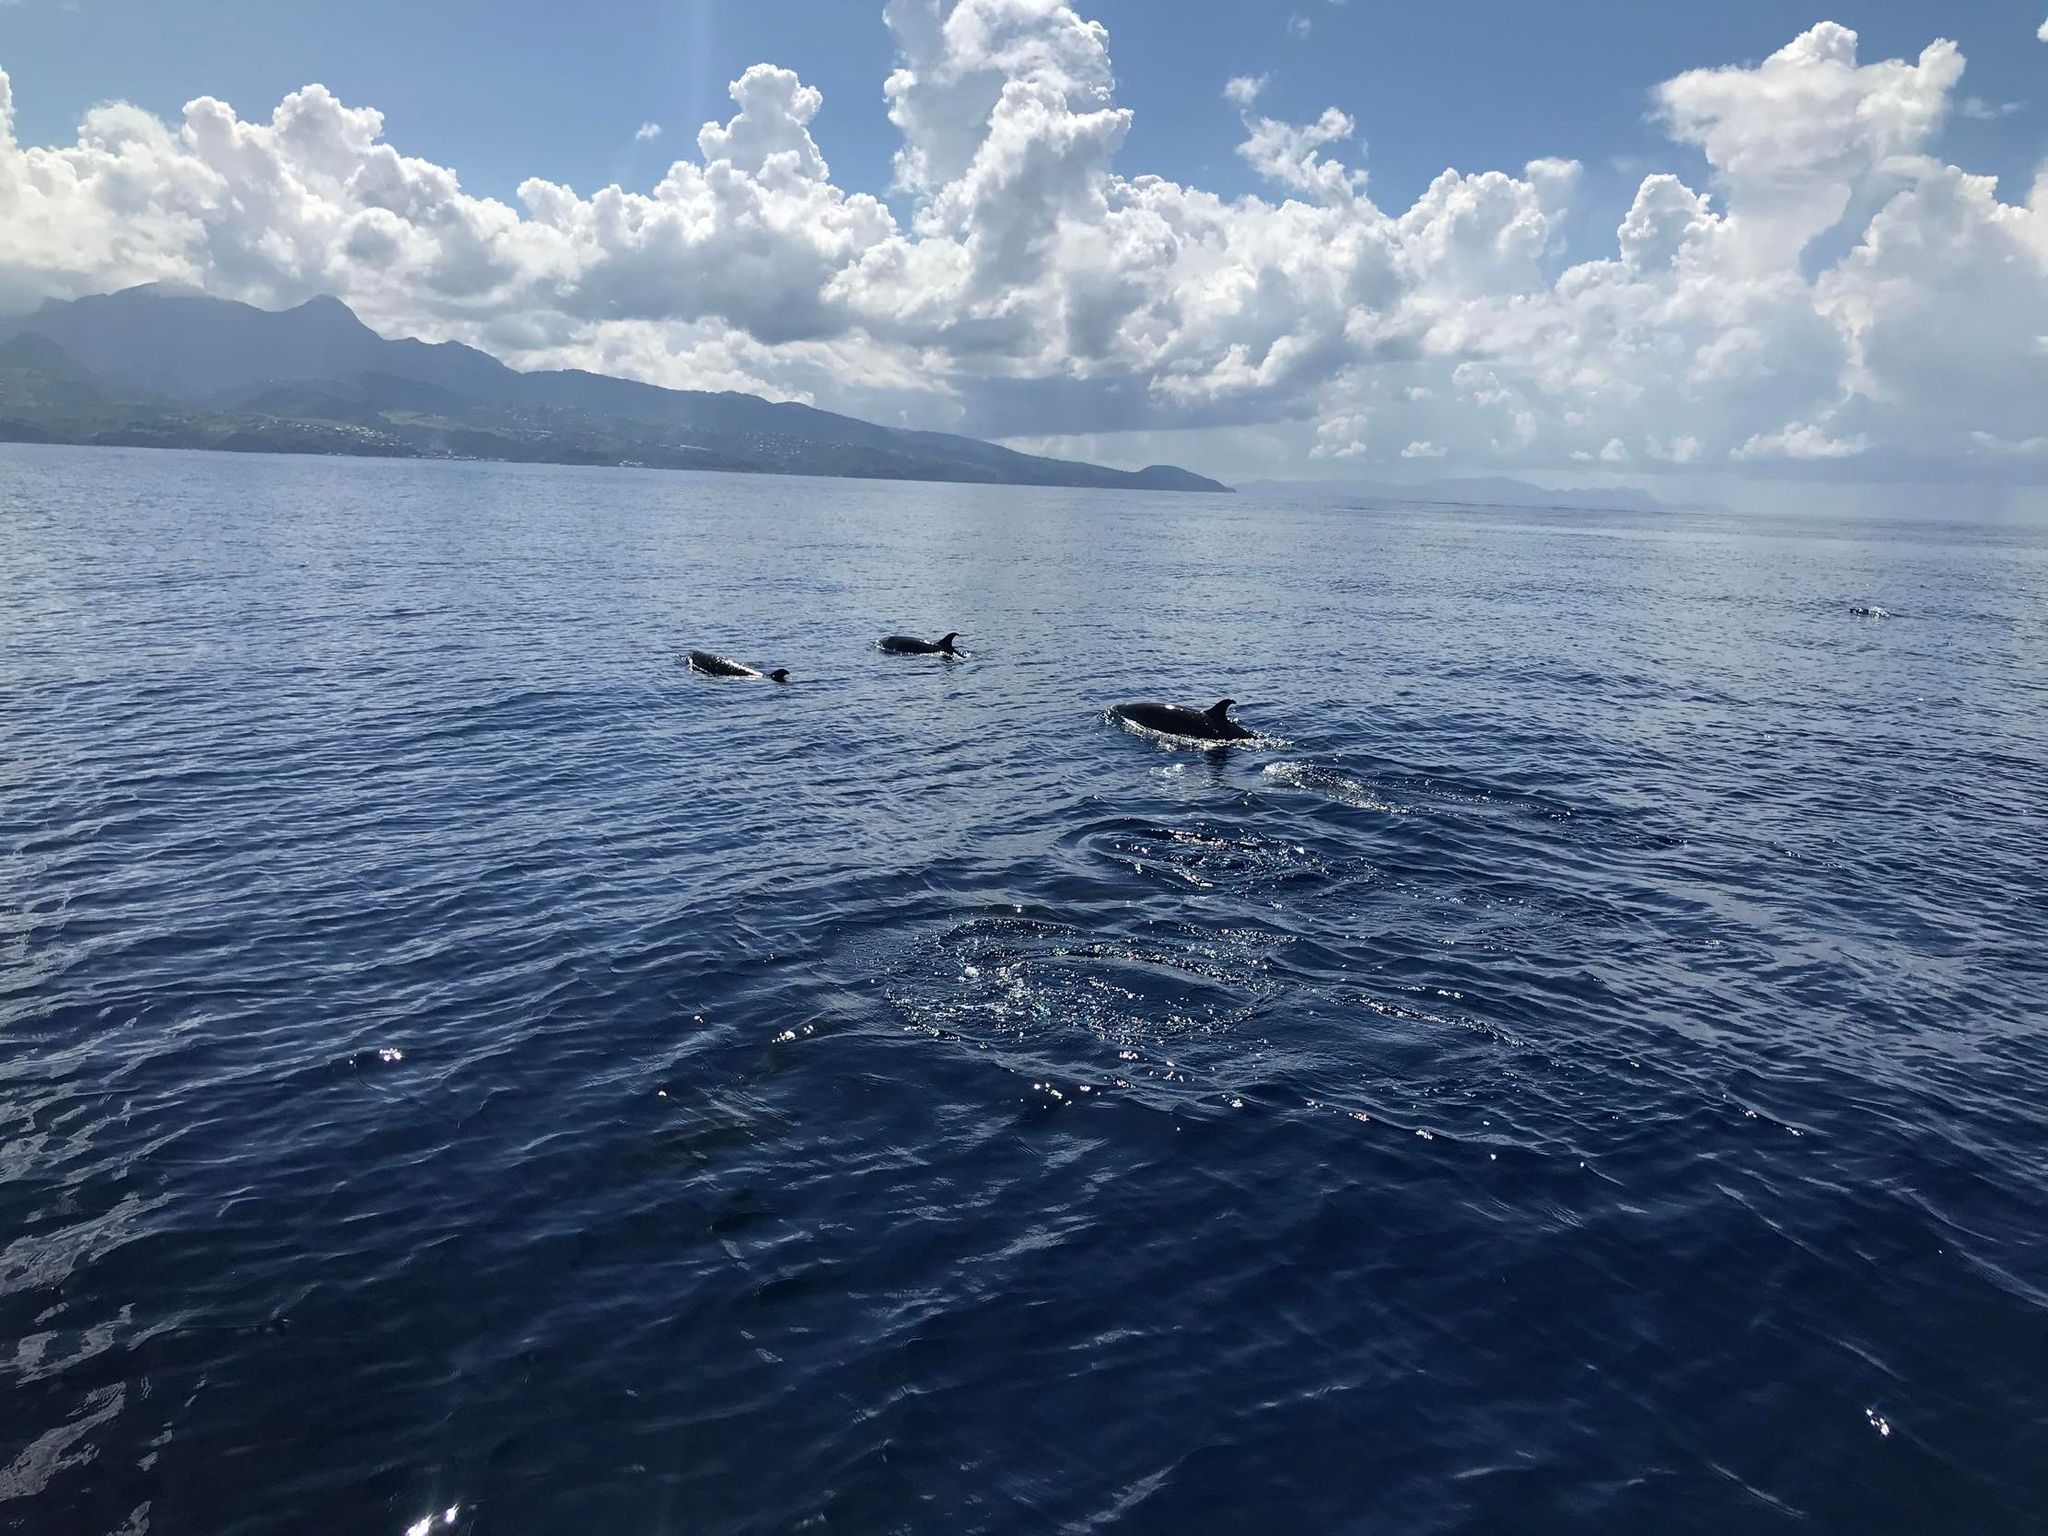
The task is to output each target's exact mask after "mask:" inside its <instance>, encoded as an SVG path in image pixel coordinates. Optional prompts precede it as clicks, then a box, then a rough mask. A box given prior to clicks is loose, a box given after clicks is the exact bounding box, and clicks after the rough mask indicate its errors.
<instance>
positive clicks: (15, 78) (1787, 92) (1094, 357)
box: [0, 0, 2048, 488]
mask: <svg viewBox="0 0 2048 1536" xmlns="http://www.w3.org/2000/svg"><path fill="white" fill-rule="evenodd" d="M1814 3H1815V5H1816V6H1817V7H1818V8H1815V9H1812V10H1810V11H1802V10H1800V9H1798V8H1797V6H1795V5H1787V4H1786V3H1785V0H1721V3H1718V4H1716V5H1714V6H1710V7H1644V6H1641V5H1640V4H1637V3H1628V4H1623V3H1620V0H1584V3H1578V4H1574V5H1570V6H1549V7H1545V6H1530V5H1527V4H1526V3H1523V4H1512V5H1511V4H1500V3H1490V0H1489V3H1464V4H1461V3H1456V0H1452V3H1444V4H1437V5H1426V6H1412V5H1411V6H1394V5H1390V4H1387V3H1385V0H1275V3H1255V0H1171V3H1169V0H1081V3H1077V4H1066V3H1060V0H887V3H886V4H882V3H879V0H877V3H863V0H750V3H740V0H669V3H658V0H620V3H611V4H607V5H604V6H585V7H575V8H570V7H562V6H559V5H544V4H535V3H523V0H522V3H507V0H498V3H493V4H483V3H478V0H436V3H435V4H432V5H420V4H418V3H417V0H409V3H405V4H398V3H389V0H363V3H357V4H353V5H350V6H346V7H339V6H327V7H279V6H277V5H275V4H274V3H269V0H234V3H222V0H191V3H185V4H181V5H179V6H177V7H175V8H174V7H168V6H164V5H162V4H161V3H158V0H0V308H4V309H9V310H22V309H27V308H31V307H33V305H34V304H35V303H37V302H39V301H41V300H42V299H45V298H51V297H56V298H63V297H70V296H75V295H78V294H82V293H89V292H100V291H106V290H108V289H112V288H117V287H122V286H126V285H128V284H131V283H135V282H145V281H157V280H168V281H174V282H179V283H184V284H190V285H194V286H197V287H199V288H202V289H204V290H206V291H209V292H213V293H217V294H220V295H223V296H226V297H233V298H239V299H244V300H247V301H249V302H252V303H257V304H262V305H265V306H267V307H282V306H285V305H289V304H292V303H296V302H300V301H302V300H303V299H305V298H307V297H310V296H311V295H313V294H316V293H334V294H337V295H339V296H340V297H341V298H343V299H344V300H346V301H347V302H349V303H350V304H351V305H352V306H354V307H355V308H356V310H357V312H358V313H359V314H361V315H362V316H363V318H364V319H365V320H366V321H368V322H369V323H370V324H372V325H374V326H376V327H377V328H378V329H379V330H381V331H383V332H385V333H386V334H389V335H399V334H410V335H420V336H425V337H428V338H429V339H436V340H439V339H457V340H462V341H466V342H469V343H470V344H472V345H476V346H481V347H483V348H485V349H487V350H489V351H491V352H493V353H496V354H497V355H499V356H501V357H503V358H505V359H506V360H507V361H508V362H511V363H513V364H514V365H516V366H520V367H543V366H579V367H590V368H597V369H601V370H603V371H606V372H613V373H621V374H628V375H631V376H635V377H641V378H647V379H651V380H654V381H655V382H659V383H665V384H672V385H676V386H681V387H696V388H735V389H746V390H750V391H753V392H756V393H761V394H766V395H770V396H774V397H778V398H794V399H803V400H808V401H811V402H814V403H816V404H820V405H824V406H828V407H830V408H833V409H839V410H846V411H850V412H852V413H854V414H858V415H863V416H866V417H869V418H871V419H875V420H881V421H889V422H896V423H902V424H909V425H917V426H933V427H945V428H950V429H954V430H961V431H968V432H972V433H975V434H977V435H981V436H992V437H1000V438H1003V439H1004V440H1006V441H1011V442H1014V443H1017V444H1019V445H1020V446H1026V447H1031V448H1041V449H1044V450H1046V451H1052V452H1061V453H1069V454H1074V455H1077V456H1085V457H1090V458H1095V459H1099V460H1102V461H1104V462H1110V463H1118V464H1127V465H1137V464H1142V463H1147V462H1153V461H1169V462H1175V463H1181V464H1185V465H1187V466H1189V467H1191V468H1195V469H1199V470H1203V471H1206V472H1209V473H1215V474H1219V475H1222V476H1224V477H1225V478H1240V479H1241V478H1247V477H1253V476H1265V475H1271V476H1281V477H1298V476H1315V477H1337V478H1345V479H1413V478H1415V477H1417V476H1418V475H1421V474H1425V473H1427V474H1442V473H1497V472H1505V473H1521V474H1531V475H1533V476H1535V477H1537V478H1546V477H1547V478H1549V479H1551V480H1553V481H1556V480H1558V479H1559V478H1560V477H1561V478H1563V479H1571V478H1579V479H1583V480H1586V481H1587V482H1589V483H1592V482H1598V481H1608V482H1611V481H1613V480H1615V479H1617V478H1619V479H1626V480H1629V481H1632V482H1633V483H1639V484H1669V485H1672V486H1678V487H1681V488H1682V487H1683V486H1685V485H1688V484H1694V483H1704V482H1707V481H1714V480H1719V479H1726V478H1730V477H1732V478H1735V479H1743V478H1757V479H1775V480H1791V481H1794V482H1802V481H1812V482H1817V483H1819V482H1832V483H1841V484H1856V483H1878V482H1885V481H1898V480H1911V481H1915V482H1939V483H1953V484H1961V483H1980V484H2008V483H2017V484H2038V483H2041V482H2042V481H2044V480H2048V421H2044V420H2042V419H2041V418H2042V415H2043V413H2042V412H2041V410H2040V402H2041V401H2043V400H2048V179H2042V178H2041V169H2042V166H2043V163H2044V159H2048V99H2037V97H2038V96H2039V94H2040V93H2038V92H2037V90H2036V82H2038V81H2040V80H2042V79H2043V77H2044V76H2043V70H2044V66H2048V36H2044V34H2048V0H2028V3H2026V4H2018V3H2012V4H2008V3H2002V0H1981V3H1975V4H1963V5H1957V4H1954V3H1947V4H1935V3H1926V0H1866V3H1846V4H1832V5H1826V6H1824V7H1820V6H1819V0H1814Z"/></svg>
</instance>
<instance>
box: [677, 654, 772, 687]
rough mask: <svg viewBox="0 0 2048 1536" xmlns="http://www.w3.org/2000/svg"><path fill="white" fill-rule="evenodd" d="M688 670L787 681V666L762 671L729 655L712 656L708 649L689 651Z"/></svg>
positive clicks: (726, 675) (723, 675) (710, 675)
mask: <svg viewBox="0 0 2048 1536" xmlns="http://www.w3.org/2000/svg"><path fill="white" fill-rule="evenodd" d="M690 670H691V671H692V672H702V673H703V674H704V675H705V676H707V677H751V678H757V679H758V678H761V677H763V676H765V677H766V678H767V679H768V681H769V682H771V683H786V682H788V681H789V668H787V667H777V668H776V669H775V670H774V671H773V672H768V673H762V672H758V671H756V670H755V669H754V668H752V667H750V666H748V665H747V664H746V663H745V662H743V661H734V660H733V659H732V658H731V657H730V656H714V655H712V654H711V652H709V651H692V652H690Z"/></svg>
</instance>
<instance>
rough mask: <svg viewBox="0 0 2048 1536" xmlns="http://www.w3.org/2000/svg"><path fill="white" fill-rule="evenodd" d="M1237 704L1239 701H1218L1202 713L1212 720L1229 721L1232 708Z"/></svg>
mask: <svg viewBox="0 0 2048 1536" xmlns="http://www.w3.org/2000/svg"><path fill="white" fill-rule="evenodd" d="M1236 702H1237V700H1235V699H1218V700H1217V701H1216V702H1215V703H1214V704H1211V705H1210V706H1209V707H1208V708H1207V709H1205V710H1203V711H1202V713H1203V714H1205V715H1207V716H1208V717H1209V718H1210V719H1211V720H1224V719H1228V718H1229V715H1230V706H1231V705H1233V704H1235V703H1236Z"/></svg>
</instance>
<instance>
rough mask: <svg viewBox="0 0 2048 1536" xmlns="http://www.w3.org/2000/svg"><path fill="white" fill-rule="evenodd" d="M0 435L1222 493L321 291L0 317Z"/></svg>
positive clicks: (151, 291) (148, 295) (173, 294)
mask: <svg viewBox="0 0 2048 1536" xmlns="http://www.w3.org/2000/svg"><path fill="white" fill-rule="evenodd" d="M0 442H43V443H75V444H83V445H88V446H102V447H152V448H208V449H220V450H227V451H237V452H259V453H326V454H348V455H353V456H359V457H383V458H459V459H497V460H507V461H513V462H526V463H553V464H615V465H634V466H642V467H648V468H661V469H717V470H733V471H741V472H754V473H775V474H794V475H841V476H850V477H856V478H862V479H882V480H951V481H967V482H974V483H982V484H1003V485H1057V486H1082V487H1094V488H1101V489H1127V490H1153V491H1222V492H1227V491H1228V490H1229V489H1230V487H1229V486H1226V485H1223V484H1220V483H1219V482H1217V481H1215V480H1210V479H1207V478H1205V477H1203V476H1201V475H1197V474H1192V473H1190V472H1189V471H1187V470H1184V469H1177V468H1175V467H1174V466H1172V465H1170V464H1154V465H1151V466H1150V467H1148V468H1145V469H1140V470H1121V469H1108V468H1105V467H1103V466H1101V465H1096V464H1082V463H1077V462H1074V461H1071V460H1067V459H1052V458H1044V457H1041V456H1039V455H1036V454H1029V453H1019V452H1017V451H1016V450H1015V449H1011V448H1004V447H1002V446H1000V445H999V444H996V443H987V442H982V441H980V440H979V439H976V438H971V437H960V436H956V435H954V434H952V433H948V432H916V431H908V430H905V429H903V428H898V427H884V426H878V425H876V424H875V423H873V422H867V421H860V420H857V419H856V418H854V417H851V416H840V415H835V414H834V413H832V412H830V411H821V410H817V409H814V408H813V407H811V406H808V405H799V404H795V403H793V402H787V401H785V402H779V403H778V402H773V401H768V400H763V399H761V398H759V397H758V396H755V395H744V394H736V393H732V392H729V391H728V392H720V393H716V394H713V393H706V392H703V391H699V390H685V389H663V388H661V387H659V386H658V385H653V384H643V383H639V382H637V381H635V380H632V379H620V378H612V377H609V376H607V375H604V374H597V373H585V372H583V371H581V370H577V369H562V370H548V371H542V372H534V373H522V372H520V371H519V370H517V369H514V368H510V367H507V366H506V365H505V364H504V363H501V362H499V361H498V360H497V359H496V358H494V357H492V356H490V355H489V354H488V353H484V352H479V351H477V350H476V349H475V348H474V347H466V346H463V345H462V344H460V343H459V342H442V343H439V344H429V343H427V342H423V341H417V340H413V339H410V338H407V339H402V340H391V339H387V338H386V337H383V336H380V335H378V334H377V333H376V332H375V331H373V330H371V329H370V328H369V327H368V326H366V325H364V324H363V322H362V321H361V320H359V319H357V318H356V316H355V313H354V311H352V310H351V309H350V308H349V307H348V306H347V305H346V304H344V303H342V302H341V301H340V300H339V299H334V298H317V299H311V300H308V301H307V302H306V303H304V304H301V305H299V306H298V307H297V308H295V309H287V310H264V309H257V308H255V307H254V306H252V305H248V304H240V303H236V302H234V301H232V300H228V299H216V298H209V297H207V296H205V295H202V294H198V293H193V292H189V291H186V290H181V289H175V288H167V287H162V286H158V285H147V286H144V287H140V288H129V289H125V290H123V291H122V292H119V293H109V294H99V295H95V296H93V297H90V298H82V299H72V300H67V301H51V302H49V303H46V304H44V305H43V307H42V308H41V309H39V310H37V311H36V312H35V313H34V314H32V315H28V316H24V317H21V318H18V319H0Z"/></svg>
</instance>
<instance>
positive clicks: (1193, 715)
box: [1110, 699, 1256, 741]
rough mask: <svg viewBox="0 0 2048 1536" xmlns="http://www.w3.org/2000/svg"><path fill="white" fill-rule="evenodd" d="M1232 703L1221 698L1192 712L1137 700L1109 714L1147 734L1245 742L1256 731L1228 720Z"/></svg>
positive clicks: (1171, 705) (1155, 701)
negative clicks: (1220, 700) (1155, 733)
mask: <svg viewBox="0 0 2048 1536" xmlns="http://www.w3.org/2000/svg"><path fill="white" fill-rule="evenodd" d="M1235 702H1236V701H1235V700H1233V699H1224V700H1223V701H1222V702H1221V703H1218V704H1213V705H1211V706H1210V707H1209V708H1208V709H1191V708H1189V707H1188V706H1187V705H1185V704H1162V703H1160V702H1159V701H1158V700H1157V699H1140V700H1137V701H1136V702H1134V703H1130V704H1119V705H1117V706H1116V708H1115V709H1113V710H1111V711H1110V713H1111V714H1113V715H1115V716H1116V717H1117V718H1118V719H1119V720H1124V721H1127V722H1129V723H1130V724H1132V725H1137V726H1143V727H1144V728H1145V729H1146V730H1148V731H1158V732H1160V733H1161V734H1163V735H1167V736H1184V737H1186V738H1188V739H1189V740H1190V741H1248V740H1250V739H1251V738H1252V737H1253V736H1254V735H1255V734H1256V732H1253V731H1248V730H1246V729H1245V728H1244V727H1243V726H1241V725H1239V724H1238V723H1237V722H1236V721H1235V720H1232V719H1231V718H1229V714H1228V711H1229V709H1230V706H1231V705H1232V704H1233V703H1235Z"/></svg>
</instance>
